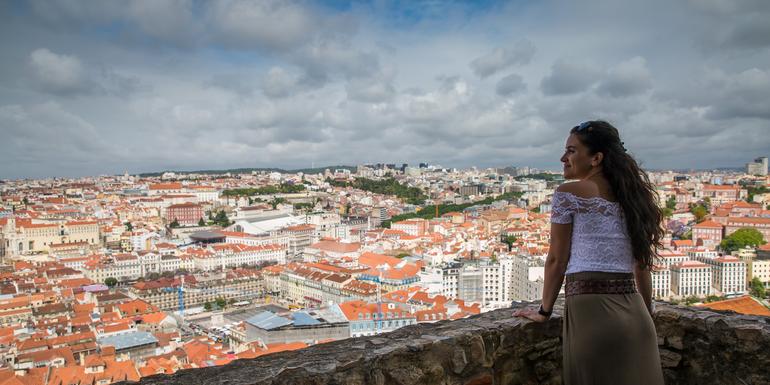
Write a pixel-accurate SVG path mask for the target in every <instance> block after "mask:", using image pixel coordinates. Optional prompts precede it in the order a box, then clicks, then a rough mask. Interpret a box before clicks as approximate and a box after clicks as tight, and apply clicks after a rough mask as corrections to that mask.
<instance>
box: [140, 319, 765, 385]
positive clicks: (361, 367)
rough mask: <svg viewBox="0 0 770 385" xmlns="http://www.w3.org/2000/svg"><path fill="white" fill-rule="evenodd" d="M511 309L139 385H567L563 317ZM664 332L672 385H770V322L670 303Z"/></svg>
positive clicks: (666, 367)
mask: <svg viewBox="0 0 770 385" xmlns="http://www.w3.org/2000/svg"><path fill="white" fill-rule="evenodd" d="M512 310H513V309H504V310H497V311H494V312H489V313H484V314H481V315H478V316H475V317H472V318H467V319H462V320H457V321H442V322H438V323H434V324H418V325H412V326H408V327H405V328H402V329H399V330H396V331H395V332H392V333H389V334H384V335H380V336H375V337H359V338H352V339H348V340H343V341H336V342H332V343H327V344H322V345H316V346H313V347H310V348H307V349H303V350H299V351H292V352H283V353H278V354H274V355H270V356H266V357H260V358H256V359H252V360H238V361H235V362H233V363H231V364H229V365H225V366H221V367H213V368H203V369H191V370H183V371H180V372H177V373H175V374H173V375H158V376H152V377H146V378H143V379H142V380H141V382H140V384H142V385H160V384H164V385H171V384H174V385H176V384H179V385H195V384H206V385H213V384H222V385H224V384H227V385H246V384H296V385H305V384H306V385H310V384H313V385H321V384H329V385H331V384H349V385H354V384H373V385H374V384H376V385H383V384H400V385H407V384H427V385H432V384H437V385H438V384H458V385H482V384H560V383H561V373H560V372H561V318H560V317H558V316H557V317H554V318H552V319H551V320H550V321H548V322H546V323H542V324H538V323H534V322H530V321H525V320H522V319H519V318H513V317H511V312H512ZM560 311H561V309H560V308H559V307H557V308H556V312H557V313H558V312H560ZM655 323H656V326H657V330H658V335H659V338H658V342H659V345H660V353H661V358H662V365H663V367H664V373H665V376H666V383H667V384H768V383H770V369H768V368H770V318H764V317H749V316H742V315H736V314H734V313H730V314H728V313H717V312H712V311H705V310H698V309H692V308H685V307H676V306H670V305H665V304H661V305H659V306H658V309H657V311H656V314H655Z"/></svg>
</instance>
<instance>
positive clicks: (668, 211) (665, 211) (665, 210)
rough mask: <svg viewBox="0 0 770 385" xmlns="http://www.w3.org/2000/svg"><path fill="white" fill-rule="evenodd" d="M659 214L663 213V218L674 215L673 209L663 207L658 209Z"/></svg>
mask: <svg viewBox="0 0 770 385" xmlns="http://www.w3.org/2000/svg"><path fill="white" fill-rule="evenodd" d="M660 212H661V214H663V218H671V217H673V216H674V210H672V209H670V208H668V207H664V208H663V209H662V210H660Z"/></svg>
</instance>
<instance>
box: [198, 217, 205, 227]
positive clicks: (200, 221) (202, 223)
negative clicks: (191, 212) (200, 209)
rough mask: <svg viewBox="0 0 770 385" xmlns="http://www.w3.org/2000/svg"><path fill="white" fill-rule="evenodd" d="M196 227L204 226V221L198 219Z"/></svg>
mask: <svg viewBox="0 0 770 385" xmlns="http://www.w3.org/2000/svg"><path fill="white" fill-rule="evenodd" d="M198 226H206V221H204V220H203V218H201V219H199V220H198Z"/></svg>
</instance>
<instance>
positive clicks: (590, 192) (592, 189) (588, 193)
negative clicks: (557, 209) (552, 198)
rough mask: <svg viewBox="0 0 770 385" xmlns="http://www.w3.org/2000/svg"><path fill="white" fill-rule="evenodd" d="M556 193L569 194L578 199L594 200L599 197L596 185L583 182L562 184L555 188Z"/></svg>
mask: <svg viewBox="0 0 770 385" xmlns="http://www.w3.org/2000/svg"><path fill="white" fill-rule="evenodd" d="M556 192H557V193H565V194H570V195H573V196H576V197H578V198H594V197H597V196H599V189H598V187H597V186H596V184H595V183H593V182H591V181H584V180H580V181H577V182H569V183H563V184H561V185H560V186H559V187H557V188H556Z"/></svg>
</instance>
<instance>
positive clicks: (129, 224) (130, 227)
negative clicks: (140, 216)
mask: <svg viewBox="0 0 770 385" xmlns="http://www.w3.org/2000/svg"><path fill="white" fill-rule="evenodd" d="M123 225H124V226H126V231H134V225H132V224H131V222H126V223H124V224H123Z"/></svg>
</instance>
